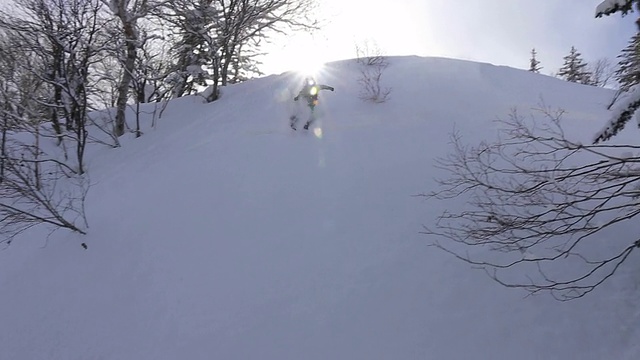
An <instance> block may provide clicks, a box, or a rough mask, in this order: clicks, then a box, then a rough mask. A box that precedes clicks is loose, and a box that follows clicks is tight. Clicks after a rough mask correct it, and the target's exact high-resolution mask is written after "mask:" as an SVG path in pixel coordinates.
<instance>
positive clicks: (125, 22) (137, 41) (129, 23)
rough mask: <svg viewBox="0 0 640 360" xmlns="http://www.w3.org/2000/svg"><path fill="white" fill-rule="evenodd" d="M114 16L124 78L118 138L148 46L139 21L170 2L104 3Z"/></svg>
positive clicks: (122, 0) (120, 88)
mask: <svg viewBox="0 0 640 360" xmlns="http://www.w3.org/2000/svg"><path fill="white" fill-rule="evenodd" d="M102 2H103V3H104V4H105V5H107V6H108V8H109V9H110V11H111V13H112V14H113V16H114V17H115V18H117V19H118V20H119V27H118V31H117V32H118V34H119V36H117V37H116V39H118V40H120V41H118V42H117V43H118V45H119V46H120V47H121V48H120V49H115V54H116V58H117V59H118V60H119V61H120V64H121V67H122V73H121V75H122V77H121V79H120V81H119V84H118V97H117V100H116V117H115V125H114V129H113V132H114V134H115V136H116V137H118V136H122V135H124V133H125V126H126V125H125V121H126V119H125V111H126V107H127V101H128V100H129V94H130V91H131V82H132V81H133V77H134V73H135V70H136V69H135V66H136V60H137V58H138V51H139V50H140V49H141V48H142V46H143V45H144V42H145V39H144V38H141V37H140V27H139V21H140V20H141V19H143V18H145V17H147V16H148V15H149V13H150V11H151V9H155V8H158V7H161V6H162V5H163V4H165V3H167V2H169V1H168V0H163V1H161V0H102Z"/></svg>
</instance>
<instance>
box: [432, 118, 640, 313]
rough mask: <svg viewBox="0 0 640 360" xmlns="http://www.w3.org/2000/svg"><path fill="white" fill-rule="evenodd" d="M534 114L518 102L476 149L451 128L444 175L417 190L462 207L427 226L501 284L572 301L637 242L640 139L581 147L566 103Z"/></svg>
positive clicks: (446, 247) (607, 275) (446, 245)
mask: <svg viewBox="0 0 640 360" xmlns="http://www.w3.org/2000/svg"><path fill="white" fill-rule="evenodd" d="M537 114H538V115H539V114H542V115H543V116H542V119H540V118H539V117H536V116H532V117H531V118H525V117H523V116H520V115H519V114H518V113H517V112H516V111H515V110H514V111H513V112H512V113H511V114H510V116H509V118H508V119H507V120H502V121H500V127H501V128H502V131H501V132H500V136H499V138H498V139H497V140H496V141H494V142H482V143H480V144H479V145H477V146H474V147H469V146H466V145H464V144H463V143H462V140H461V137H460V135H459V134H454V136H453V137H452V143H453V146H454V151H453V153H452V154H450V155H449V156H447V157H445V158H441V159H439V160H438V166H439V168H441V169H444V170H445V171H447V173H448V174H449V176H448V177H446V178H444V179H440V180H439V181H438V182H439V184H440V187H439V189H438V190H437V191H434V192H432V193H430V194H424V195H423V196H427V197H429V198H431V199H433V198H436V199H453V198H459V199H461V200H462V199H464V200H463V201H465V203H466V204H467V205H466V206H465V207H464V208H463V209H461V210H460V211H445V212H443V213H442V214H441V215H440V217H439V218H438V221H437V223H436V224H435V225H434V226H432V227H426V228H425V231H424V232H425V233H426V234H430V235H436V236H438V237H440V238H441V239H443V240H442V241H440V240H437V241H436V242H435V243H434V244H435V245H436V246H437V247H439V248H441V249H444V250H445V251H447V252H449V253H451V254H453V255H455V256H456V257H457V258H459V259H462V260H464V261H466V262H468V263H470V264H473V265H475V266H478V267H480V268H482V269H484V270H485V271H486V272H487V273H488V274H489V276H491V277H492V278H493V279H495V280H496V281H498V282H499V283H500V284H503V285H505V286H508V287H515V288H522V289H525V290H527V291H528V292H530V293H532V294H535V293H540V292H549V293H551V294H552V295H553V296H554V297H556V298H557V299H559V300H570V299H575V298H578V297H582V296H584V295H585V294H587V293H589V292H591V291H593V290H594V289H595V288H596V287H597V286H598V285H600V284H602V283H603V282H604V281H606V280H607V279H608V278H610V277H611V276H612V275H613V274H614V273H615V272H616V271H617V270H618V269H619V268H620V266H621V265H622V264H623V263H624V262H625V261H626V260H627V259H629V257H630V255H631V253H632V252H633V250H634V249H636V248H639V247H640V237H639V236H638V235H637V234H635V232H634V231H633V229H637V228H633V229H631V231H630V230H629V228H628V226H629V224H630V222H628V221H627V220H631V219H634V218H636V216H637V215H638V214H640V201H639V200H640V156H639V155H638V154H639V153H640V146H632V145H615V144H613V145H605V144H591V145H583V144H582V143H580V142H578V141H575V140H571V139H569V137H568V136H567V134H566V133H565V131H564V129H563V128H562V114H563V112H562V111H552V110H551V109H548V108H541V109H539V110H538V111H537ZM605 239H606V241H605ZM469 247H479V248H483V249H488V250H493V251H485V252H472V251H470V249H469Z"/></svg>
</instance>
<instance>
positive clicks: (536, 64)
mask: <svg viewBox="0 0 640 360" xmlns="http://www.w3.org/2000/svg"><path fill="white" fill-rule="evenodd" d="M537 54H538V53H537V52H536V49H535V48H534V49H531V61H530V62H529V64H530V65H529V71H531V72H534V73H537V74H539V73H540V70H542V66H540V61H538V59H536V55H537Z"/></svg>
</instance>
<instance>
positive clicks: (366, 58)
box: [356, 41, 391, 103]
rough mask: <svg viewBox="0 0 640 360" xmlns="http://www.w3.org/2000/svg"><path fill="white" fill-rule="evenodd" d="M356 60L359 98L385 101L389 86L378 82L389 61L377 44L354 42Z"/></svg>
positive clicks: (389, 91)
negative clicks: (358, 65) (358, 67)
mask: <svg viewBox="0 0 640 360" xmlns="http://www.w3.org/2000/svg"><path fill="white" fill-rule="evenodd" d="M356 62H357V63H358V64H360V77H359V78H358V83H359V84H360V99H361V100H363V101H369V102H373V103H383V102H385V101H387V100H388V99H389V95H390V94H391V88H386V87H383V86H382V84H381V83H380V82H381V79H382V75H383V74H384V72H385V70H386V69H387V67H388V66H389V62H388V61H387V58H386V57H385V56H384V54H383V52H382V51H381V50H380V48H379V47H378V46H377V44H375V43H371V42H369V41H365V42H364V43H362V44H356Z"/></svg>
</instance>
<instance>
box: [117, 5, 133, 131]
mask: <svg viewBox="0 0 640 360" xmlns="http://www.w3.org/2000/svg"><path fill="white" fill-rule="evenodd" d="M121 19H122V26H123V27H124V34H125V38H126V43H127V58H126V60H125V63H124V69H123V70H124V71H123V73H122V79H121V80H120V85H118V99H117V101H116V124H115V127H114V129H113V131H114V135H115V136H117V137H119V136H122V135H124V129H125V126H124V125H125V110H126V109H127V99H128V98H129V85H130V84H131V79H132V78H133V76H132V74H133V70H134V68H135V65H136V57H137V50H138V47H137V44H136V42H137V40H138V39H137V36H136V31H135V23H133V22H130V21H126V19H124V18H121Z"/></svg>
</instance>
